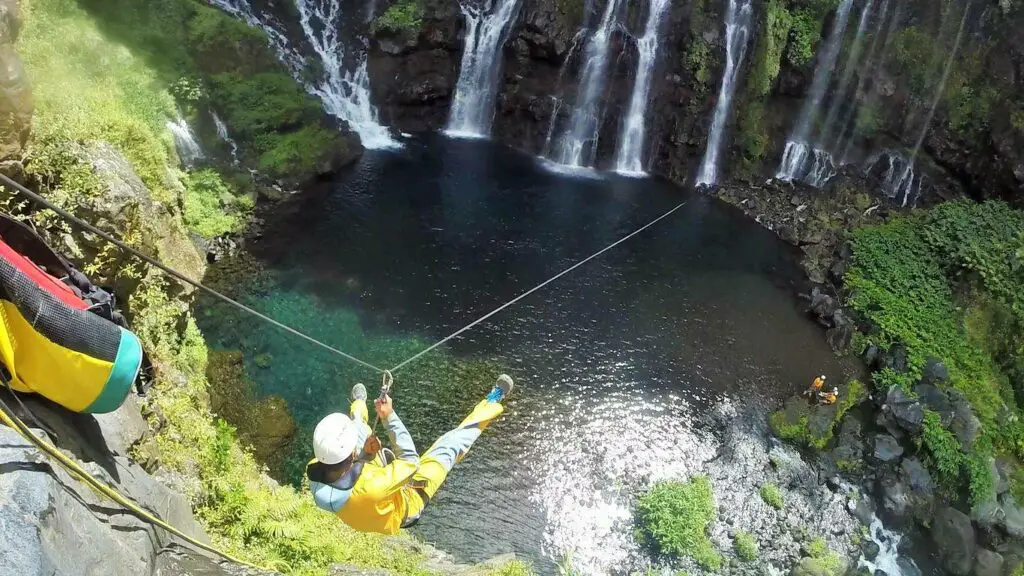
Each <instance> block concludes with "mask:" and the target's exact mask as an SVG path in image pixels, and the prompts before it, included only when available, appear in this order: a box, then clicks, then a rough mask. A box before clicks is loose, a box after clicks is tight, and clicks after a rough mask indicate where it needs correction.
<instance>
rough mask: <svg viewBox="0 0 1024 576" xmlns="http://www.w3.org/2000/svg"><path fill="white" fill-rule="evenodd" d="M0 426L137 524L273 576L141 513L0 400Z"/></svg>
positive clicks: (132, 503) (139, 507)
mask: <svg viewBox="0 0 1024 576" xmlns="http://www.w3.org/2000/svg"><path fill="white" fill-rule="evenodd" d="M0 422H3V423H4V424H6V425H7V426H9V427H10V428H12V429H13V430H14V431H15V432H17V433H18V434H20V435H21V436H22V437H24V438H25V439H26V440H28V441H29V442H31V443H32V444H34V445H35V446H36V447H37V448H39V449H40V450H41V451H43V452H44V453H45V454H47V455H48V456H50V457H51V458H53V459H54V460H55V461H56V462H57V464H59V465H60V466H61V467H62V468H64V469H65V470H66V471H67V472H68V473H69V474H71V475H72V476H74V477H77V478H79V479H80V480H82V481H83V482H84V483H86V484H88V485H89V487H90V488H92V489H93V490H95V491H96V492H99V493H100V494H102V495H103V496H106V497H107V498H110V499H111V500H113V501H114V502H117V503H118V504H120V505H121V506H123V507H125V508H126V509H128V510H129V511H131V512H132V513H133V514H134V515H135V516H136V517H138V518H139V519H140V520H143V521H145V522H148V523H150V524H152V525H154V526H158V527H160V528H163V529H164V530H166V531H167V532H170V533H171V534H174V535H175V536H177V537H178V538H181V539H182V540H184V541H186V542H188V543H189V544H192V545H193V546H195V547H196V548H199V549H201V550H205V551H207V552H211V553H213V554H216V555H217V556H220V557H221V558H224V559H225V560H229V561H231V562H234V563H236V564H242V565H245V566H248V567H250V568H255V569H256V570H263V571H265V572H272V570H270V569H268V568H264V567H262V566H257V565H256V564H252V563H249V562H246V561H245V560H241V559H239V558H236V557H234V556H232V555H230V554H228V553H227V552H224V551H223V550H219V549H217V548H214V547H213V546H210V545H209V544H204V543H202V542H200V541H198V540H196V539H195V538H192V537H191V536H189V535H187V534H185V533H184V532H182V531H181V530H178V529H177V528H175V527H174V526H171V525H170V524H168V523H167V522H164V521H163V520H161V519H160V518H158V517H156V516H154V515H153V514H150V513H149V512H146V511H145V510H143V509H142V507H141V506H139V505H138V504H136V503H135V502H133V501H131V500H129V499H128V498H127V497H125V496H123V495H122V494H121V493H120V492H118V491H117V490H116V489H114V488H112V487H111V486H109V485H108V484H106V483H104V482H102V481H101V480H98V479H97V478H96V477H95V476H93V475H92V474H90V473H89V472H88V471H86V470H85V469H84V468H82V467H81V466H79V464H78V463H77V462H75V461H74V460H72V459H70V458H68V457H67V456H65V455H64V453H63V452H61V451H60V450H58V449H57V447H55V446H54V445H52V444H50V443H49V442H47V441H45V440H43V439H42V438H39V437H38V436H36V435H35V434H33V433H32V431H31V430H29V428H28V427H27V426H25V423H24V422H22V421H21V420H20V419H19V418H18V417H17V416H15V415H14V414H12V413H11V412H10V408H9V407H8V406H7V403H5V402H3V401H2V400H0Z"/></svg>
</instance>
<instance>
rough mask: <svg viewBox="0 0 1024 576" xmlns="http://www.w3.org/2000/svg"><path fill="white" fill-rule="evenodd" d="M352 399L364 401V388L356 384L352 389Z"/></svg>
mask: <svg viewBox="0 0 1024 576" xmlns="http://www.w3.org/2000/svg"><path fill="white" fill-rule="evenodd" d="M352 399H353V400H362V401H364V402H365V401H366V386H363V385H362V384H356V385H355V386H353V387H352Z"/></svg>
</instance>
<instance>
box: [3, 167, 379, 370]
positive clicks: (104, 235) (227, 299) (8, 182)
mask: <svg viewBox="0 0 1024 576" xmlns="http://www.w3.org/2000/svg"><path fill="white" fill-rule="evenodd" d="M0 184H2V185H5V186H8V187H10V188H13V189H14V190H15V191H17V192H20V193H21V194H24V195H25V196H27V197H29V198H30V199H32V200H34V201H35V202H38V203H40V204H42V205H43V206H46V207H47V208H49V209H50V210H53V211H54V212H56V213H57V215H58V216H60V217H61V218H64V219H65V220H67V221H69V222H71V223H73V224H75V225H77V226H79V227H81V228H84V229H85V230H88V231H89V232H92V233H93V234H95V235H97V236H99V237H100V238H103V239H104V240H106V241H107V242H110V243H111V244H113V245H114V246H117V247H118V248H120V249H122V250H124V251H126V252H129V253H131V254H133V255H135V256H136V257H137V258H139V259H140V260H142V261H144V262H146V263H147V264H149V265H150V266H154V267H156V268H158V269H160V270H161V271H163V273H164V274H167V275H168V276H171V277H173V278H176V279H178V280H179V281H181V282H184V283H186V284H188V285H190V286H193V287H195V288H197V289H199V290H202V291H203V292H206V293H207V294H209V295H211V296H214V297H216V298H219V299H221V300H223V301H224V302H227V303H228V304H230V305H232V306H234V307H236V308H238V309H239V310H241V311H243V312H246V313H249V314H252V315H253V316H255V317H257V318H259V319H260V320H263V321H264V322H268V323H270V324H273V325H274V326H277V327H278V328H280V329H282V330H284V331H285V332H289V333H291V334H293V335H295V336H298V337H299V338H302V339H304V340H307V341H309V342H312V343H313V344H316V345H317V346H320V347H321V348H324V349H327V350H329V351H331V352H334V353H335V354H338V355H339V356H342V357H343V358H347V359H349V360H351V361H353V362H355V363H357V364H361V365H363V366H365V367H367V368H370V369H371V370H374V371H376V372H381V373H383V372H384V369H383V368H378V367H377V366H374V365H373V364H370V363H369V362H367V361H365V360H361V359H359V358H356V357H355V356H353V355H351V354H349V353H347V352H343V351H341V350H338V349H337V348H335V347H333V346H331V345H329V344H324V343H323V342H321V341H319V340H317V339H316V338H313V337H312V336H308V335H306V334H304V333H302V332H299V331H298V330H296V329H295V328H292V327H291V326H288V325H286V324H282V323H281V322H278V321H277V320H274V319H273V318H271V317H269V316H267V315H265V314H261V313H259V312H257V311H255V310H253V309H252V308H250V307H248V306H246V305H245V304H242V303H241V302H239V301H237V300H234V299H233V298H230V297H228V296H225V295H224V294H221V293H220V292H218V291H216V290H214V289H213V288H209V287H207V286H204V285H203V284H202V283H200V282H197V281H195V280H193V279H191V278H189V277H188V276H185V275H184V274H182V273H181V272H178V271H177V270H174V269H173V268H170V267H169V266H166V265H164V264H162V263H161V262H160V261H158V260H156V259H154V258H150V257H149V256H146V255H145V254H143V253H142V252H139V251H138V250H136V249H134V248H132V247H131V246H129V245H127V244H125V243H124V242H122V241H120V240H118V239H117V238H114V237H113V236H111V235H110V234H107V233H106V232H104V231H103V230H100V229H99V228H97V227H95V226H93V225H92V224H89V223H88V222H86V221H85V220H82V219H81V218H79V217H77V216H75V215H74V214H71V213H70V212H68V211H66V210H64V209H63V208H60V207H59V206H55V205H54V204H53V203H52V202H50V201H49V200H47V199H46V198H43V197H42V196H40V195H39V194H36V193H35V192H33V191H31V190H29V189H28V188H25V187H24V186H22V185H21V184H18V183H17V182H15V181H14V180H11V179H10V178H8V177H7V176H6V175H4V174H0Z"/></svg>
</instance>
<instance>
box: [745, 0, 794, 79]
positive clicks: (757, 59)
mask: <svg viewBox="0 0 1024 576" xmlns="http://www.w3.org/2000/svg"><path fill="white" fill-rule="evenodd" d="M792 26H793V16H792V15H791V14H790V13H789V10H787V9H786V6H785V3H784V1H783V0H768V2H766V3H765V10H764V23H763V25H762V30H763V31H764V32H763V33H762V34H761V36H760V38H758V41H757V48H756V49H755V51H754V58H753V61H752V62H751V69H750V79H749V80H748V81H747V82H748V84H747V86H748V88H747V90H748V92H749V93H750V94H752V95H754V96H758V97H763V96H767V95H768V93H769V92H771V89H772V86H773V85H774V84H775V79H776V78H778V77H779V71H780V70H781V68H782V54H783V52H784V51H785V49H786V41H787V39H788V38H789V31H790V29H791V28H792Z"/></svg>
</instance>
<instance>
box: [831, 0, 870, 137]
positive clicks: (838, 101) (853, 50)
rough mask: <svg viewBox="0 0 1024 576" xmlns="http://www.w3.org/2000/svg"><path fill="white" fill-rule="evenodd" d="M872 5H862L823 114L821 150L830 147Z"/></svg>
mask: <svg viewBox="0 0 1024 576" xmlns="http://www.w3.org/2000/svg"><path fill="white" fill-rule="evenodd" d="M874 5H875V0H868V3H867V4H865V5H864V11H863V12H861V15H860V23H859V24H858V25H857V35H856V36H854V37H853V44H852V45H851V46H850V54H849V55H848V56H847V57H846V65H845V66H843V75H842V76H841V77H840V79H839V87H838V88H836V91H835V93H834V94H833V95H832V102H831V104H829V107H828V113H827V114H826V115H825V123H824V124H822V126H821V138H820V139H819V140H818V141H819V143H820V144H821V145H820V146H819V148H821V149H823V150H830V149H831V147H830V146H829V143H830V142H831V141H832V139H833V137H832V133H833V132H835V129H836V122H837V121H838V120H839V110H840V109H841V108H842V107H843V103H844V102H845V100H846V93H847V91H848V90H849V89H850V83H851V82H853V73H854V71H856V69H857V63H858V62H859V61H860V53H861V52H862V51H863V44H864V32H865V31H866V30H867V28H868V20H869V19H870V17H871V8H873V7H874Z"/></svg>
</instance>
